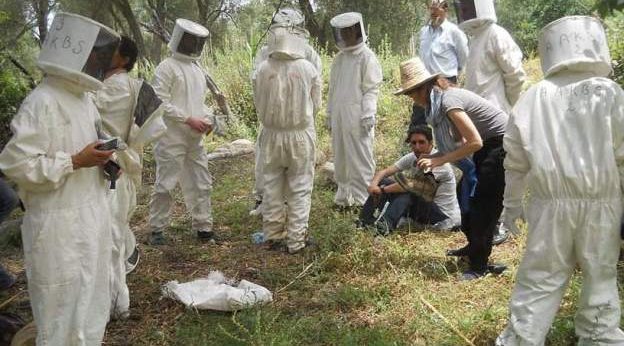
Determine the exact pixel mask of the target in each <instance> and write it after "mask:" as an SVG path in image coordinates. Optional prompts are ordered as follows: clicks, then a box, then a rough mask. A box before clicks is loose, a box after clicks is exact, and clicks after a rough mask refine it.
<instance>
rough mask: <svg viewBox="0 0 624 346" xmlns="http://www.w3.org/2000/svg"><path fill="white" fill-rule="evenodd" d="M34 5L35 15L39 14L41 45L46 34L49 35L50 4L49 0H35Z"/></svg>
mask: <svg viewBox="0 0 624 346" xmlns="http://www.w3.org/2000/svg"><path fill="white" fill-rule="evenodd" d="M32 5H33V9H34V10H35V15H36V16H37V27H38V29H39V46H42V45H43V42H45V38H46V36H48V15H49V14H50V6H49V4H48V0H33V2H32Z"/></svg>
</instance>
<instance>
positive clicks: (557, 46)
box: [538, 16, 613, 77]
mask: <svg viewBox="0 0 624 346" xmlns="http://www.w3.org/2000/svg"><path fill="white" fill-rule="evenodd" d="M538 49H539V55H540V60H541V63H542V71H543V72H544V76H545V77H548V76H550V75H552V74H554V73H557V72H559V71H563V70H570V71H580V72H591V73H592V74H594V75H595V76H597V77H607V76H609V75H610V74H611V72H612V71H613V69H612V67H611V56H610V54H609V46H608V45H607V36H606V34H605V31H604V28H603V27H602V24H601V23H600V21H598V20H597V19H596V18H593V17H587V16H570V17H564V18H560V19H557V20H555V21H554V22H551V23H550V24H548V25H546V26H545V27H544V29H542V33H541V35H540V38H539V44H538Z"/></svg>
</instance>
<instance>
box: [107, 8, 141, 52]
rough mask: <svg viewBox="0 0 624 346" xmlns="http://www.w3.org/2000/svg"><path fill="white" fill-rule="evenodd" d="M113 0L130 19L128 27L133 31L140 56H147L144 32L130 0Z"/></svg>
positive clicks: (128, 19)
mask: <svg viewBox="0 0 624 346" xmlns="http://www.w3.org/2000/svg"><path fill="white" fill-rule="evenodd" d="M112 2H113V4H114V5H115V7H117V9H119V11H120V12H121V14H122V15H123V16H124V18H126V21H128V28H129V29H130V32H131V33H132V38H134V41H135V42H136V45H137V48H138V49H139V56H145V42H144V41H143V33H142V32H141V27H140V26H139V22H138V21H137V19H136V17H135V16H134V13H133V12H132V7H130V3H129V2H128V0H113V1H112Z"/></svg>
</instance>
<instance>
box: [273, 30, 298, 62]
mask: <svg viewBox="0 0 624 346" xmlns="http://www.w3.org/2000/svg"><path fill="white" fill-rule="evenodd" d="M305 45H306V42H305V40H304V39H303V38H302V37H300V36H299V35H297V34H295V33H293V32H291V30H290V29H289V28H283V27H278V28H273V29H271V35H269V38H268V42H267V46H268V49H269V56H270V57H271V58H274V59H280V60H294V59H303V58H305V54H306V51H305Z"/></svg>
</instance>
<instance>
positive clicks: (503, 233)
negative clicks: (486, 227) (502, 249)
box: [492, 222, 509, 246]
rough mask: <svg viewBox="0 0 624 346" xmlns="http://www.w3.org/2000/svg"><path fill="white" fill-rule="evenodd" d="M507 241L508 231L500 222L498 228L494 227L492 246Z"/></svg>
mask: <svg viewBox="0 0 624 346" xmlns="http://www.w3.org/2000/svg"><path fill="white" fill-rule="evenodd" d="M507 239H509V230H508V229H507V227H505V225H504V224H503V223H502V222H501V223H500V224H498V227H496V234H494V238H492V245H493V246H496V245H500V244H502V243H504V242H506V241H507Z"/></svg>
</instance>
